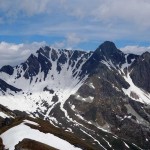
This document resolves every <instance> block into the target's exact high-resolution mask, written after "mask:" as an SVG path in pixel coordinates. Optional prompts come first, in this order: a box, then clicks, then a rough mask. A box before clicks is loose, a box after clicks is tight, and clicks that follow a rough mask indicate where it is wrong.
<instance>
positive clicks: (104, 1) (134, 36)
mask: <svg viewBox="0 0 150 150" xmlns="http://www.w3.org/2000/svg"><path fill="white" fill-rule="evenodd" d="M149 18H150V1H149V0H92V1H91V0H53V1H52V0H23V1H21V0H13V1H12V0H0V33H1V34H0V41H1V43H0V47H1V48H0V54H3V53H4V51H3V49H5V48H6V47H7V49H8V51H10V52H12V49H11V48H12V45H14V46H16V47H18V45H19V44H21V43H22V44H23V46H22V48H21V50H22V51H24V50H26V49H25V48H26V47H30V45H31V47H32V48H33V49H34V50H35V49H37V48H38V46H41V45H42V44H45V45H51V46H53V47H56V48H67V49H83V50H95V49H96V48H97V47H98V46H99V45H100V44H101V43H102V42H104V41H106V40H110V41H113V42H115V44H116V45H117V47H118V48H121V49H122V50H124V51H127V52H130V51H131V50H132V51H131V52H133V53H141V52H143V51H145V50H148V51H149V49H150V48H149V46H150V32H149V30H150V19H149ZM2 42H5V44H4V43H2ZM35 43H36V44H35ZM6 45H7V46H6ZM33 45H34V46H33ZM5 46H6V47H5ZM24 47H25V48H24ZM16 51H17V50H16ZM18 51H20V50H18ZM7 55H9V53H7Z"/></svg>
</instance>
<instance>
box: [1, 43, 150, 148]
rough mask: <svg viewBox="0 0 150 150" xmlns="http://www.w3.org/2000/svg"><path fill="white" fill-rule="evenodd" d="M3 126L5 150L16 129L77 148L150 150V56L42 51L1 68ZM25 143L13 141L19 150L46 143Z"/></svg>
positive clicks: (103, 49)
mask: <svg viewBox="0 0 150 150" xmlns="http://www.w3.org/2000/svg"><path fill="white" fill-rule="evenodd" d="M6 117H8V118H11V119H10V120H11V121H10V122H11V123H10V124H9V125H5V123H4V121H5V119H4V118H6ZM25 118H26V120H28V124H27V123H25V121H24V120H25ZM29 120H30V122H29ZM31 120H32V122H31ZM0 121H1V124H3V125H2V128H1V129H2V131H1V132H0V133H1V136H0V137H1V139H2V141H1V147H3V146H2V145H4V146H5V147H6V148H12V149H13V148H14V147H13V146H12V145H9V144H8V139H7V138H8V135H9V134H8V133H9V132H10V133H11V135H10V137H9V138H11V137H12V138H16V137H17V136H18V134H17V131H18V132H20V130H19V129H18V128H17V126H24V128H31V129H32V128H34V129H35V128H36V129H35V130H36V132H39V136H40V133H41V132H42V133H43V132H44V133H50V134H54V135H55V136H57V137H59V138H61V139H63V140H66V141H67V142H69V143H71V144H72V145H74V146H75V147H74V146H73V147H74V148H75V149H89V150H90V149H95V150H101V149H102V150H103V149H104V150H113V149H114V150H128V149H133V150H135V149H147V150H148V149H150V53H149V52H145V53H143V54H142V55H135V54H124V53H123V52H122V51H120V50H119V49H117V48H116V46H115V44H114V43H113V42H110V41H106V42H104V43H102V44H101V45H100V46H99V47H98V48H97V49H96V50H95V51H93V52H86V51H78V50H66V49H53V48H50V47H48V46H45V47H42V48H40V49H39V50H37V52H36V54H31V55H30V56H29V58H28V59H27V60H26V61H25V62H23V63H21V64H19V65H17V66H15V67H12V66H11V65H7V66H3V67H2V68H1V69H0ZM26 122H27V121H26ZM33 122H34V123H33ZM35 123H37V124H38V127H36V125H35ZM25 124H26V127H25ZM33 126H34V127H33ZM42 126H43V127H42ZM48 126H53V128H54V130H47V128H48ZM15 127H16V128H15ZM14 128H15V129H14ZM41 128H42V129H41ZM37 129H38V130H37ZM13 130H15V131H16V132H15V133H14V132H13ZM57 130H58V131H57ZM54 131H55V132H54ZM12 132H13V133H14V135H12ZM29 132H30V130H29ZM32 132H33V131H32ZM29 134H30V133H29ZM23 136H24V134H22V139H21V141H20V142H22V143H23V144H18V142H19V138H18V139H17V138H16V140H18V142H17V143H15V144H14V146H15V145H16V150H19V149H20V150H21V149H23V146H25V145H26V147H25V148H29V145H30V144H29V143H32V142H33V141H32V142H31V140H35V141H36V142H37V143H38V145H40V146H42V143H43V142H44V141H41V140H38V139H37V138H35V137H32V136H31V137H23ZM69 136H71V138H72V140H70V139H69ZM6 137H7V138H6ZM30 138H31V139H30ZM23 139H24V140H23ZM74 140H76V141H77V142H74ZM24 143H26V144H24ZM27 143H28V144H27ZM33 143H34V142H33ZM44 144H47V145H49V146H45V145H43V149H53V148H55V149H61V148H59V147H57V144H56V145H53V144H52V145H51V142H50V143H44ZM52 147H53V148H52ZM30 149H37V147H36V148H35V147H34V148H33V147H32V148H31V147H30ZM62 149H63V150H64V147H63V146H62ZM65 150H70V149H66V147H65Z"/></svg>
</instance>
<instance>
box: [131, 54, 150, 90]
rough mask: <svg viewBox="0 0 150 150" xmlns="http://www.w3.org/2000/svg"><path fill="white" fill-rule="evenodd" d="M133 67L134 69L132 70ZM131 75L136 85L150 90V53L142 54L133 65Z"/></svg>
mask: <svg viewBox="0 0 150 150" xmlns="http://www.w3.org/2000/svg"><path fill="white" fill-rule="evenodd" d="M132 69H133V70H132ZM130 70H132V72H131V74H130V76H131V78H132V80H133V82H134V84H135V85H137V86H138V87H140V88H142V89H144V90H145V91H148V92H150V78H149V77H150V53H149V52H145V53H144V54H142V55H141V56H140V57H139V58H138V59H137V60H136V61H135V62H134V63H133V64H132V65H131V68H130Z"/></svg>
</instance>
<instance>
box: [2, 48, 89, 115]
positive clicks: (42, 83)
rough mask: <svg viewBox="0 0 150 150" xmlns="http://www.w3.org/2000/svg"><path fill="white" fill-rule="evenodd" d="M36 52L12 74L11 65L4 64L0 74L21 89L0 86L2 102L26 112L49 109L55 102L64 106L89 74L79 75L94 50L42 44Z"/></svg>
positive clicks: (43, 111)
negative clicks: (56, 48) (76, 49)
mask: <svg viewBox="0 0 150 150" xmlns="http://www.w3.org/2000/svg"><path fill="white" fill-rule="evenodd" d="M35 55H36V56H35ZM35 55H33V54H32V55H31V56H30V57H29V58H28V59H27V61H26V62H24V63H22V64H21V65H18V66H16V67H14V68H13V73H12V74H11V75H10V73H8V72H7V70H8V69H7V68H8V67H5V70H6V71H4V69H1V70H2V71H1V72H0V78H1V79H2V80H3V81H6V82H7V84H9V85H11V86H13V87H15V88H17V89H21V91H18V92H16V91H12V90H10V89H9V88H6V91H3V90H1V92H0V99H1V101H0V103H1V104H2V105H4V106H7V107H8V108H9V109H11V110H20V111H26V112H27V113H35V112H37V111H38V112H39V113H41V114H42V113H45V111H47V113H50V110H51V109H52V108H50V109H48V108H49V107H50V106H52V107H54V103H60V104H61V109H62V110H63V104H64V102H65V100H67V99H68V97H69V96H70V95H71V94H74V93H75V92H76V91H77V90H78V89H79V87H80V86H81V85H82V83H83V82H84V81H85V80H86V78H87V76H85V77H84V78H80V76H79V75H80V73H81V67H82V65H83V64H84V63H85V62H86V60H87V59H88V58H89V57H90V56H91V53H86V52H81V51H68V50H54V49H51V48H49V47H43V48H41V49H39V50H38V51H37V53H36V54H35ZM54 97H57V102H54V101H53V98H54ZM63 111H64V110H63ZM45 117H46V116H45Z"/></svg>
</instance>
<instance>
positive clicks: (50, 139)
mask: <svg viewBox="0 0 150 150" xmlns="http://www.w3.org/2000/svg"><path fill="white" fill-rule="evenodd" d="M25 123H30V124H34V125H38V124H36V123H34V122H31V121H28V120H25V121H24V123H21V124H19V125H17V126H15V127H13V128H11V129H9V130H7V131H6V132H4V133H3V134H2V135H1V136H0V137H1V138H2V140H3V144H4V145H5V148H6V149H9V150H14V148H15V145H16V144H18V143H19V142H20V141H22V140H23V139H25V138H27V139H32V140H35V141H40V142H42V143H44V144H47V145H49V146H52V147H54V148H56V149H59V150H81V149H80V148H77V147H75V146H74V145H71V144H70V143H69V142H67V141H65V140H63V139H60V138H59V137H57V136H55V135H53V134H50V133H43V132H40V131H39V130H35V129H32V128H30V127H29V126H27V125H25Z"/></svg>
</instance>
